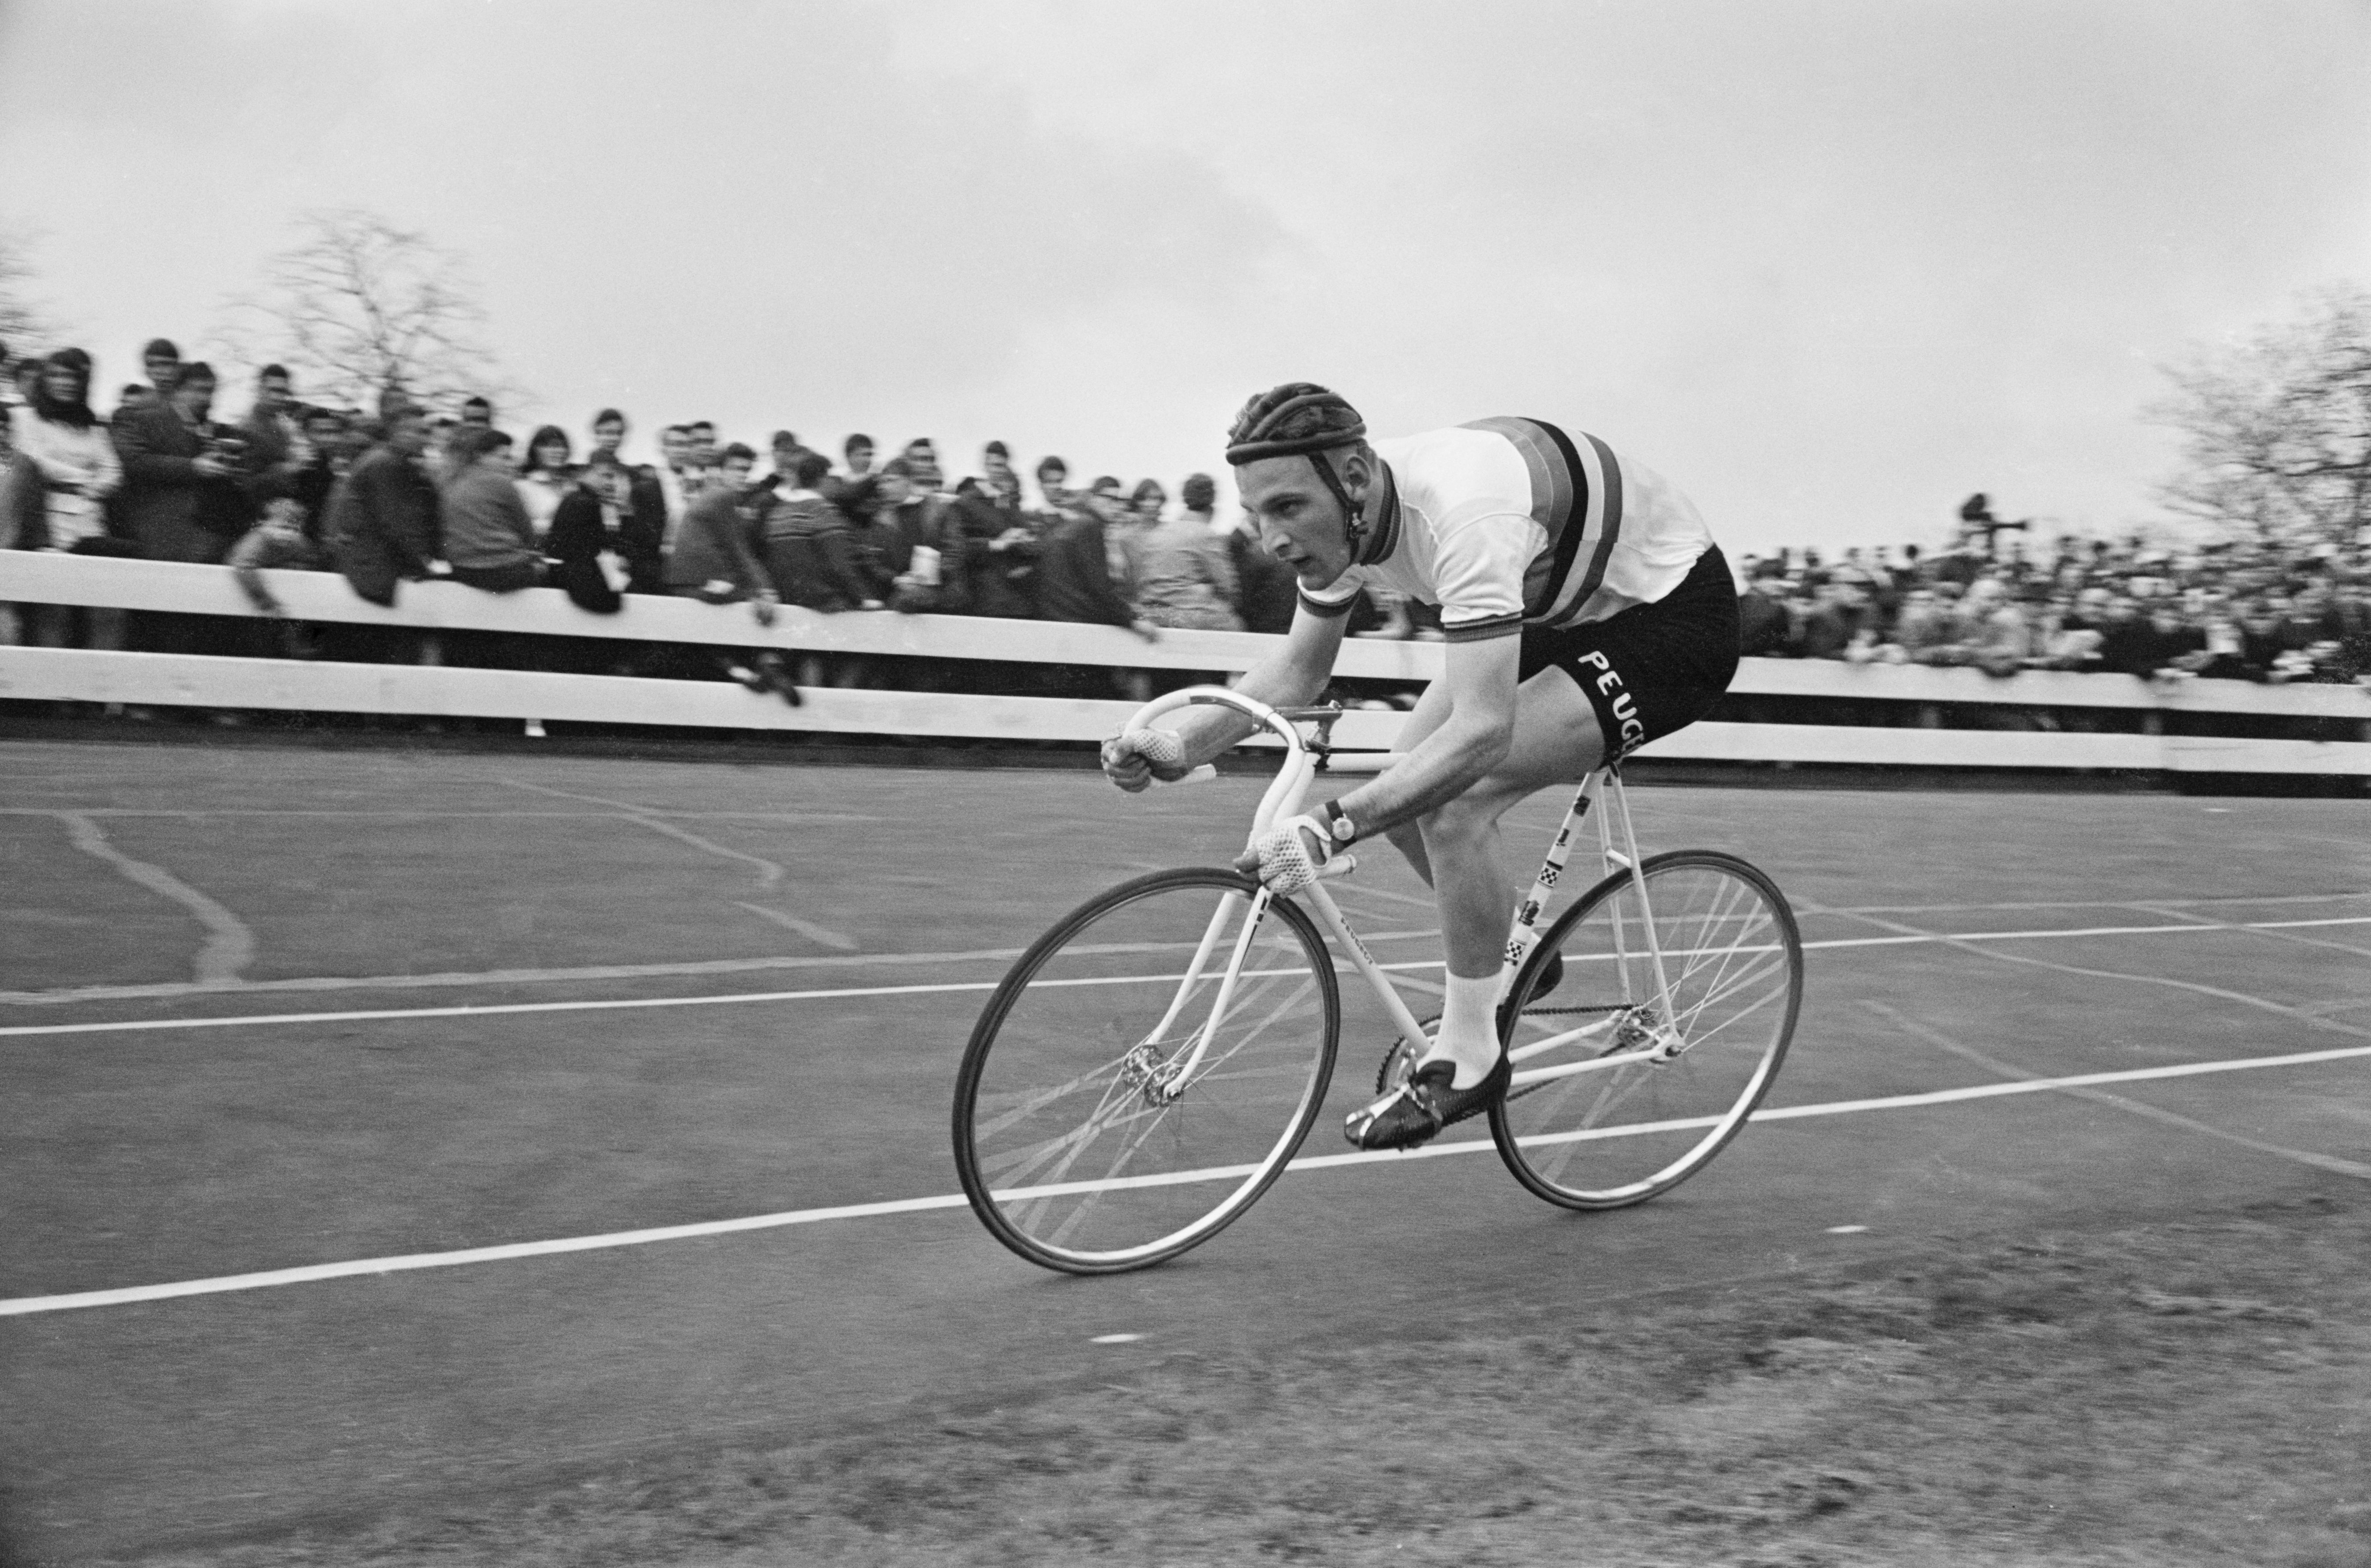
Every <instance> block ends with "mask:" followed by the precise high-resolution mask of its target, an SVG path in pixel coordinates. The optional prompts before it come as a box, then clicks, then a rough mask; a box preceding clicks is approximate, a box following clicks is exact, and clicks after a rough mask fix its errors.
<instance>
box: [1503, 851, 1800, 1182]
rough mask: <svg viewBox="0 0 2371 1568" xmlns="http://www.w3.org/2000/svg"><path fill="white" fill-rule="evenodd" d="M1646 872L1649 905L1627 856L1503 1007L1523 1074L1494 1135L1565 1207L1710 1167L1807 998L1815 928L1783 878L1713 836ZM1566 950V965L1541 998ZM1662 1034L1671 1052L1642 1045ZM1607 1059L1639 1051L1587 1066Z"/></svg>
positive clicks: (1767, 1079)
mask: <svg viewBox="0 0 2371 1568" xmlns="http://www.w3.org/2000/svg"><path fill="white" fill-rule="evenodd" d="M1640 873H1641V875H1642V876H1643V877H1644V878H1645V881H1646V886H1647V908H1646V910H1645V911H1643V912H1642V911H1641V910H1640V909H1639V907H1638V903H1637V889H1636V884H1635V883H1634V882H1633V881H1632V878H1631V875H1630V873H1629V872H1628V871H1618V872H1616V873H1614V874H1613V875H1612V876H1609V877H1607V878H1606V879H1605V880H1604V881H1603V882H1599V883H1598V884H1597V885H1596V886H1595V887H1593V888H1591V889H1590V890H1589V892H1588V893H1587V894H1583V895H1582V897H1581V898H1580V900H1579V902H1578V903H1576V904H1575V905H1573V906H1572V907H1571V908H1570V909H1568V910H1567V911H1566V912H1565V913H1564V914H1563V915H1562V916H1561V917H1558V918H1557V919H1556V922H1555V924H1553V925H1552V926H1550V927H1549V928H1548V930H1547V934H1546V935H1545V936H1544V937H1542V938H1541V940H1540V941H1539V943H1538V945H1537V946H1535V947H1534V948H1533V949H1532V952H1531V954H1530V956H1529V957H1528V958H1527V959H1526V960H1525V961H1524V963H1523V967H1522V969H1521V972H1520V973H1518V974H1517V975H1516V976H1515V983H1514V985H1513V986H1512V987H1511V988H1510V989H1509V993H1508V996H1509V1002H1510V1003H1511V1005H1510V1006H1509V1007H1508V1009H1506V1011H1505V1013H1504V1014H1503V1015H1502V1017H1501V1020H1500V1031H1501V1039H1502V1041H1503V1042H1504V1043H1506V1045H1507V1046H1508V1049H1509V1051H1510V1052H1511V1053H1512V1054H1514V1055H1515V1056H1516V1058H1517V1059H1516V1063H1515V1067H1516V1073H1515V1079H1514V1082H1513V1084H1512V1085H1511V1086H1510V1087H1509V1090H1508V1093H1507V1095H1506V1097H1505V1098H1504V1099H1502V1100H1500V1101H1498V1103H1497V1104H1495V1105H1493V1106H1492V1107H1491V1109H1490V1136H1491V1137H1492V1138H1493V1139H1494V1140H1495V1141H1496V1142H1497V1144H1498V1153H1499V1157H1500V1158H1501V1159H1504V1160H1505V1161H1506V1163H1507V1168H1508V1170H1510V1171H1512V1172H1513V1174H1514V1176H1515V1179H1516V1180H1517V1181H1519V1182H1521V1183H1522V1184H1523V1185H1524V1186H1525V1187H1526V1188H1528V1189H1529V1190H1530V1191H1531V1192H1532V1193H1535V1194H1537V1195H1538V1196H1540V1197H1543V1198H1544V1199H1546V1200H1547V1201H1548V1202H1550V1203H1553V1204H1557V1205H1562V1206H1564V1207H1567V1208H1574V1209H1613V1208H1626V1207H1628V1206H1630V1205H1633V1204H1640V1203H1644V1202H1646V1201H1647V1200H1648V1199H1649V1198H1652V1197H1656V1196H1659V1195H1660V1194H1661V1193H1667V1192H1669V1191H1671V1189H1672V1188H1673V1187H1675V1186H1677V1185H1679V1183H1681V1182H1683V1181H1685V1180H1687V1179H1688V1178H1689V1177H1690V1176H1692V1175H1694V1174H1695V1173H1696V1172H1697V1171H1699V1170H1703V1169H1704V1168H1705V1166H1706V1165H1707V1164H1708V1163H1710V1162H1711V1160H1712V1159H1713V1157H1714V1156H1715V1155H1717V1154H1718V1153H1719V1152H1720V1151H1721V1150H1722V1149H1723V1148H1724V1147H1727V1146H1728V1145H1729V1141H1730V1140H1731V1139H1732V1138H1734V1137H1735V1136H1737V1135H1738V1133H1739V1132H1740V1131H1741V1129H1742V1128H1743V1127H1744V1125H1745V1124H1746V1121H1747V1118H1749V1117H1750V1116H1751V1115H1752V1113H1753V1110H1754V1107H1756V1106H1757V1105H1759V1104H1760V1103H1761V1102H1762V1099H1763V1097H1764V1095H1766V1094H1767V1093H1768V1092H1769V1090H1770V1086H1771V1084H1772V1082H1774V1081H1775V1079H1776V1078H1777V1075H1778V1069H1779V1067H1780V1066H1781V1065H1783V1064H1784V1062H1785V1060H1786V1056H1787V1046H1788V1045H1789V1044H1790V1043H1792V1041H1793V1039H1794V1033H1795V1023H1796V1019H1797V1016H1798V1013H1799V1012H1800V1010H1801V1007H1802V999H1803V944H1802V938H1801V936H1800V934H1799V932H1798V930H1797V928H1796V924H1795V915H1794V911H1793V909H1792V908H1791V907H1789V906H1788V905H1787V897H1786V894H1783V893H1781V892H1780V891H1779V889H1778V884H1777V883H1776V882H1773V881H1771V879H1770V878H1769V877H1768V876H1766V875H1764V873H1763V872H1762V871H1761V870H1757V869H1756V868H1755V867H1753V866H1752V865H1751V864H1749V863H1748V862H1746V861H1744V860H1742V859H1739V858H1738V857H1736V856H1734V855H1729V854H1724V853H1721V852H1719V851H1718V850H1709V849H1678V850H1671V851H1669V852H1667V853H1664V854H1660V855H1652V856H1649V857H1648V858H1647V859H1646V860H1645V861H1644V862H1643V863H1642V864H1641V866H1640ZM1649 916H1651V918H1652V921H1653V924H1654V927H1655V928H1656V934H1657V936H1658V938H1659V939H1660V944H1661V951H1662V956H1663V962H1664V968H1665V971H1666V972H1667V973H1668V974H1669V975H1670V979H1671V992H1672V998H1673V1008H1672V1011H1673V1013H1674V1014H1675V1015H1676V1017H1675V1020H1673V1022H1674V1027H1673V1028H1672V1029H1671V1031H1669V1032H1663V1031H1662V1024H1663V1021H1664V1020H1662V1019H1661V1018H1660V999H1659V998H1660V993H1659V991H1658V987H1657V986H1656V985H1655V982H1654V974H1653V967H1654V966H1653V962H1652V959H1651V956H1650V955H1649V954H1648V952H1647V951H1645V950H1644V949H1643V948H1640V947H1637V945H1636V944H1635V942H1634V941H1633V939H1635V938H1636V937H1637V936H1640V935H1643V933H1644V930H1645V924H1644V922H1645V920H1646V918H1647V917H1649ZM1554 953H1562V954H1563V955H1564V959H1565V964H1564V974H1563V978H1562V980H1561V982H1560V983H1559V984H1558V985H1557V986H1556V989H1555V990H1554V991H1553V992H1552V993H1551V994H1550V995H1548V996H1546V997H1537V998H1534V997H1533V996H1532V992H1533V990H1534V989H1535V988H1536V987H1537V986H1538V984H1539V981H1540V976H1541V974H1542V972H1543V971H1544V969H1545V968H1546V966H1547V962H1548V958H1549V955H1550V954H1554ZM1730 1031H1736V1032H1734V1033H1729V1032H1730ZM1724 1034H1728V1035H1729V1037H1728V1038H1726V1039H1724V1038H1722V1036H1723V1035H1724ZM1575 1035H1579V1036H1581V1037H1580V1038H1577V1039H1576V1038H1572V1036H1575ZM1559 1042H1561V1043H1559ZM1659 1046H1660V1048H1661V1049H1664V1050H1669V1051H1671V1055H1669V1057H1668V1059H1666V1060H1662V1061H1660V1062H1651V1061H1650V1060H1649V1059H1648V1055H1642V1053H1651V1052H1653V1051H1655V1050H1656V1049H1657V1048H1658V1047H1659ZM1607 1059H1618V1060H1619V1061H1620V1062H1621V1063H1623V1064H1625V1065H1619V1066H1607V1067H1604V1068H1592V1067H1590V1066H1588V1065H1587V1064H1588V1063H1589V1062H1590V1061H1593V1060H1607ZM1527 1073H1535V1074H1538V1075H1540V1076H1539V1077H1536V1078H1526V1076H1525V1075H1526V1074H1527Z"/></svg>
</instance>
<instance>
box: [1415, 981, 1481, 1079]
mask: <svg viewBox="0 0 2371 1568" xmlns="http://www.w3.org/2000/svg"><path fill="white" fill-rule="evenodd" d="M1425 1055H1426V1056H1427V1058H1428V1059H1434V1060H1437V1059H1439V1058H1440V1057H1443V1056H1446V1057H1448V1058H1450V1059H1451V1060H1452V1061H1453V1062H1455V1063H1456V1064H1457V1076H1456V1077H1455V1078H1452V1079H1451V1080H1450V1082H1451V1084H1452V1086H1453V1087H1455V1088H1458V1089H1472V1088H1473V1087H1474V1086H1475V1084H1477V1083H1480V1082H1481V1081H1482V1080H1483V1078H1486V1077H1487V1076H1488V1075H1489V1072H1490V1069H1491V1068H1492V1067H1495V1066H1498V976H1497V975H1496V974H1493V975H1490V976H1489V977H1488V978H1486V979H1481V980H1469V979H1467V978H1465V976H1463V975H1462V974H1452V975H1451V976H1449V996H1448V998H1447V999H1446V1001H1445V1002H1444V1003H1443V1004H1442V1006H1441V1010H1440V1034H1439V1035H1438V1036H1437V1037H1436V1038H1435V1039H1434V1040H1433V1043H1432V1049H1431V1050H1429V1051H1428V1052H1426V1053H1425Z"/></svg>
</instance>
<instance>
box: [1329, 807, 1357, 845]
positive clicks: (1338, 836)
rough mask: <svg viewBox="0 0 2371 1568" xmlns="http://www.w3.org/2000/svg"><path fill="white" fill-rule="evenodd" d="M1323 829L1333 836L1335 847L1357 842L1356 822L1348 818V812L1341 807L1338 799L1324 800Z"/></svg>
mask: <svg viewBox="0 0 2371 1568" xmlns="http://www.w3.org/2000/svg"><path fill="white" fill-rule="evenodd" d="M1325 831H1326V832H1328V833H1330V834H1332V835H1333V836H1334V842H1335V844H1336V846H1337V847H1338V846H1341V845H1346V844H1355V843H1356V842H1358V838H1359V828H1358V824H1355V823H1353V822H1352V821H1351V820H1350V813H1347V812H1346V811H1344V810H1343V809H1342V802H1341V801H1326V802H1325Z"/></svg>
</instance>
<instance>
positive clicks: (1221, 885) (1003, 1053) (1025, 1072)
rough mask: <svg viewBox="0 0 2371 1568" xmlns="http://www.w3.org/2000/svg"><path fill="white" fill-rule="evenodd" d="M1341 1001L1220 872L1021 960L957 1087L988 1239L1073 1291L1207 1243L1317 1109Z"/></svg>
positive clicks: (1297, 914) (1060, 937)
mask: <svg viewBox="0 0 2371 1568" xmlns="http://www.w3.org/2000/svg"><path fill="white" fill-rule="evenodd" d="M1341 1014H1342V1008H1341V998H1340V995H1339V993H1338V991H1337V990H1336V986H1335V979H1334V964H1333V961H1332V959H1331V957H1330V956H1329V954H1328V953H1327V951H1326V948H1325V942H1324V939H1323V938H1322V937H1320V936H1319V935H1318V932H1317V928H1316V927H1315V926H1314V925H1313V924H1312V923H1311V921H1310V919H1309V917H1308V916H1307V915H1305V914H1303V913H1302V912H1301V909H1300V907H1299V906H1298V905H1294V904H1292V903H1291V902H1290V901H1289V900H1285V899H1278V898H1274V897H1273V896H1271V895H1270V894H1267V893H1266V892H1265V891H1264V890H1263V889H1262V888H1261V887H1260V885H1259V883H1258V882H1255V881H1254V880H1252V879H1251V878H1249V877H1245V876H1243V875H1240V874H1238V873H1236V872H1233V871H1224V870H1172V871H1157V872H1155V873H1153V874H1152V875H1151V876H1146V877H1139V878H1138V879H1137V880H1136V881H1134V882H1123V883H1121V884H1120V885H1119V886H1117V887H1116V888H1113V889H1112V890H1111V891H1109V892H1108V893H1105V894H1100V895H1099V896H1097V897H1095V898H1092V899H1090V900H1088V901H1087V902H1086V903H1085V904H1083V905H1080V906H1079V907H1078V908H1077V909H1076V910H1074V911H1072V912H1071V913H1070V915H1069V916H1067V917H1064V918H1063V919H1062V920H1061V921H1060V922H1059V923H1058V924H1057V925H1056V926H1055V927H1054V928H1053V929H1052V930H1050V931H1047V933H1046V934H1045V935H1044V936H1043V937H1041V938H1039V939H1038V940H1037V941H1036V943H1035V945H1034V946H1032V947H1031V948H1030V949H1029V951H1027V952H1025V953H1024V954H1022V956H1021V958H1020V959H1019V960H1018V961H1017V962H1016V963H1014V964H1013V966H1012V972H1011V973H1010V974H1006V975H1005V977H1004V980H1003V983H1002V984H1001V985H1000V986H997V988H996V993H995V995H994V996H992V997H989V1003H988V1006H987V1007H986V1008H985V1009H982V1011H981V1013H980V1016H979V1022H978V1023H977V1025H976V1026H975V1027H974V1028H973V1030H972V1035H971V1043H970V1044H969V1046H968V1047H966V1050H965V1052H964V1059H963V1068H962V1071H961V1072H960V1074H959V1075H958V1076H957V1078H956V1081H955V1104H954V1151H955V1169H956V1170H957V1172H958V1173H959V1174H960V1175H961V1177H962V1179H963V1187H964V1193H965V1195H966V1197H968V1198H969V1199H970V1200H971V1206H972V1211H973V1212H974V1213H976V1214H977V1215H978V1216H979V1218H980V1222H981V1223H982V1224H984V1225H986V1226H987V1227H988V1228H989V1232H990V1233H991V1234H992V1235H994V1236H995V1237H996V1239H998V1240H1000V1241H1001V1242H1003V1243H1004V1244H1005V1245H1006V1246H1007V1247H1010V1248H1012V1251H1015V1252H1018V1253H1020V1254H1021V1255H1022V1256H1023V1257H1024V1258H1027V1259H1028V1260H1029V1261H1030V1262H1035V1263H1040V1264H1043V1265H1044V1266H1046V1267H1047V1268H1051V1269H1059V1270H1062V1271H1064V1272H1065V1273H1069V1274H1116V1273H1117V1272H1119V1271H1121V1270H1124V1269H1134V1268H1142V1267H1145V1266H1146V1265H1148V1264H1151V1263H1157V1262H1162V1260H1164V1259H1168V1258H1174V1257H1175V1256H1176V1255H1177V1254H1178V1253H1180V1252H1183V1251H1185V1250H1186V1249H1187V1248H1189V1247H1193V1246H1196V1245H1197V1244H1199V1243H1201V1242H1203V1241H1207V1240H1209V1239H1210V1238H1211V1237H1212V1236H1214V1235H1216V1234H1218V1232H1219V1231H1220V1229H1222V1228H1225V1227H1226V1226H1227V1225H1228V1223H1229V1222H1231V1221H1232V1220H1233V1219H1234V1218H1235V1217H1236V1216H1239V1215H1241V1214H1242V1213H1243V1211H1244V1210H1245V1209H1247V1208H1249V1207H1250V1206H1251V1205H1252V1202H1253V1200H1254V1199H1255V1198H1257V1197H1258V1196H1259V1195H1260V1193H1263V1192H1265V1191H1266V1189H1267V1187H1268V1184H1269V1183H1270V1182H1274V1181H1275V1180H1276V1179H1277V1177H1278V1176H1279V1175H1281V1174H1282V1173H1283V1171H1284V1167H1285V1163H1286V1162H1287V1161H1288V1160H1290V1159H1291V1158H1292V1155H1293V1151H1294V1150H1295V1149H1297V1148H1299V1147H1301V1139H1302V1138H1303V1137H1305V1136H1308V1132H1309V1128H1310V1125H1311V1124H1312V1123H1313V1122H1314V1121H1315V1120H1316V1118H1317V1113H1318V1112H1319V1110H1320V1109H1321V1108H1322V1106H1323V1104H1324V1099H1325V1087H1326V1082H1327V1080H1328V1078H1330V1077H1331V1076H1332V1074H1333V1070H1334V1052H1335V1048H1336V1043H1337V1042H1338V1041H1339V1039H1340V1034H1341Z"/></svg>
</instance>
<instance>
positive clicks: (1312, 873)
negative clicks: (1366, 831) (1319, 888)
mask: <svg viewBox="0 0 2371 1568" xmlns="http://www.w3.org/2000/svg"><path fill="white" fill-rule="evenodd" d="M1333 844H1334V836H1333V835H1332V834H1330V833H1328V832H1326V831H1325V824H1324V823H1322V822H1319V821H1318V820H1317V819H1316V818H1315V817H1313V816H1309V815H1307V814H1305V813H1304V814H1303V815H1301V816H1297V817H1287V818H1286V819H1285V820H1284V821H1282V822H1280V823H1278V824H1276V825H1275V826H1274V827H1271V828H1269V829H1268V830H1267V831H1266V833H1263V834H1260V835H1259V836H1256V837H1255V838H1254V839H1253V840H1252V841H1251V843H1250V844H1248V845H1246V846H1245V850H1246V852H1247V853H1248V854H1252V855H1256V856H1258V857H1259V880H1260V881H1261V882H1263V883H1264V884H1266V887H1267V890H1268V891H1269V892H1271V893H1299V892H1300V891H1301V889H1302V888H1304V887H1307V886H1308V885H1309V884H1310V883H1311V882H1315V881H1316V880H1317V874H1318V870H1319V868H1321V867H1323V866H1324V864H1325V862H1326V861H1327V860H1329V859H1332V858H1333V856H1332V850H1333Z"/></svg>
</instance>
